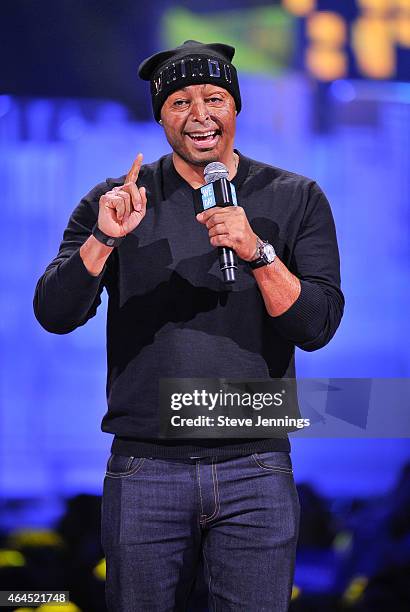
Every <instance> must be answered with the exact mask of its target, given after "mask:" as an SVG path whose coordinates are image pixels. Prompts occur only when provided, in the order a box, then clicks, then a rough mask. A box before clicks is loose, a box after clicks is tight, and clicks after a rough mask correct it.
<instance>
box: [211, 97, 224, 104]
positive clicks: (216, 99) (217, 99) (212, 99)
mask: <svg viewBox="0 0 410 612" xmlns="http://www.w3.org/2000/svg"><path fill="white" fill-rule="evenodd" d="M208 100H209V101H210V102H212V103H213V104H217V103H218V102H223V100H222V98H220V97H219V96H212V97H210V98H208Z"/></svg>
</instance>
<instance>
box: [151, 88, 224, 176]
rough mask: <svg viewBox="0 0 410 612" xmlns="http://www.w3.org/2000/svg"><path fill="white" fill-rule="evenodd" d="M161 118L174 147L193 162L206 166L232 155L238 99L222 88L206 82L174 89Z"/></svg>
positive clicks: (164, 106)
mask: <svg viewBox="0 0 410 612" xmlns="http://www.w3.org/2000/svg"><path fill="white" fill-rule="evenodd" d="M161 120H162V125H163V127H164V130H165V135H166V137H167V140H168V142H169V144H170V145H171V147H172V149H173V150H174V151H175V153H176V154H177V155H179V156H180V157H181V158H182V159H183V160H185V161H186V162H188V163H190V164H194V165H196V166H206V165H207V164H208V163H209V162H211V161H222V160H225V161H226V160H227V159H228V157H229V156H230V155H231V154H232V150H233V142H234V137H235V124H236V109H235V101H234V99H233V97H232V96H231V94H230V93H229V92H228V91H227V90H226V89H223V88H222V87H218V86H215V85H211V84H208V83H205V84H202V85H189V86H187V87H183V88H182V89H179V90H178V91H175V92H174V93H172V94H171V95H170V96H168V98H167V99H166V100H165V102H164V104H163V106H162V109H161Z"/></svg>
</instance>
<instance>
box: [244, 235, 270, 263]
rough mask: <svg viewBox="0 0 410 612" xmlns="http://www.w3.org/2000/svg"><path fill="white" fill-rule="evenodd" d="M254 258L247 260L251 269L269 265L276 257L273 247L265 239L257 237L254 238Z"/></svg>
mask: <svg viewBox="0 0 410 612" xmlns="http://www.w3.org/2000/svg"><path fill="white" fill-rule="evenodd" d="M255 255H256V256H257V257H256V259H253V260H252V261H250V262H249V265H250V267H251V268H252V270H255V269H256V268H261V267H262V266H269V264H271V263H273V262H274V260H275V257H276V252H275V249H274V248H273V246H272V245H271V244H269V242H268V241H267V240H261V239H260V238H259V237H257V238H256V252H255Z"/></svg>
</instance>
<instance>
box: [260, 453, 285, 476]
mask: <svg viewBox="0 0 410 612" xmlns="http://www.w3.org/2000/svg"><path fill="white" fill-rule="evenodd" d="M252 458H253V460H254V462H255V464H256V465H257V466H258V467H259V468H260V469H261V470H265V471H266V470H270V471H271V472H283V473H285V474H293V469H292V460H291V458H290V454H289V453H287V452H285V451H267V452H266V453H254V454H253V455H252Z"/></svg>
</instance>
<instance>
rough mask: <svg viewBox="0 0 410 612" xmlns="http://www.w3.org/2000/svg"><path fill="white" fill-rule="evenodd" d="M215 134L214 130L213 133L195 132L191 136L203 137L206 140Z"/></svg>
mask: <svg viewBox="0 0 410 612" xmlns="http://www.w3.org/2000/svg"><path fill="white" fill-rule="evenodd" d="M215 133H216V130H213V131H212V132H193V133H190V134H189V135H190V136H194V137H195V138H196V137H197V136H202V137H203V138H205V137H206V136H214V135H215Z"/></svg>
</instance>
